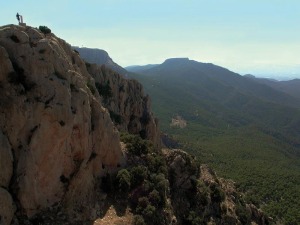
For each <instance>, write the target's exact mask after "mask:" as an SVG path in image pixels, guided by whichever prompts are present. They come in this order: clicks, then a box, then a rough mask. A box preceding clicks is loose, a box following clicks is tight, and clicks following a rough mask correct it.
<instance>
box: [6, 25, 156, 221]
mask: <svg viewBox="0 0 300 225" xmlns="http://www.w3.org/2000/svg"><path fill="white" fill-rule="evenodd" d="M90 67H91V68H88V69H87V67H86V63H85V62H84V61H83V60H82V59H81V58H80V56H79V54H78V53H77V52H75V51H74V50H72V48H71V46H70V45H69V44H68V43H66V42H65V41H64V40H62V39H59V38H58V37H56V36H55V35H53V34H46V35H45V34H43V33H42V32H41V31H39V30H37V29H34V28H32V27H21V26H14V25H8V26H3V27H0V156H1V158H0V162H1V164H0V186H1V187H0V215H1V219H0V221H1V222H2V223H3V224H10V223H11V221H16V220H17V218H19V219H20V218H33V217H34V216H35V215H38V214H39V213H42V212H44V211H47V210H49V209H54V208H59V209H60V210H61V212H62V213H64V214H66V215H67V216H68V217H69V218H72V220H73V221H87V220H91V219H92V218H93V217H95V196H96V192H97V188H98V186H99V185H100V183H99V182H98V180H99V178H101V177H102V176H103V175H106V174H107V173H110V172H112V171H115V170H117V169H118V167H120V166H122V165H124V163H125V161H124V156H123V153H122V150H121V146H120V140H119V131H118V129H117V127H118V128H120V129H122V130H124V131H130V132H133V133H141V134H143V135H144V137H145V138H146V137H148V138H150V139H152V140H154V141H155V140H156V141H157V140H158V139H157V138H156V137H158V134H156V133H155V132H157V128H156V124H155V120H154V118H153V117H152V114H151V113H150V111H149V108H150V106H149V104H150V103H149V99H148V98H147V97H146V96H144V94H143V90H142V87H141V85H140V84H138V83H137V82H136V81H130V80H125V79H123V78H122V77H121V76H120V75H117V74H115V73H114V72H111V71H108V70H106V69H104V68H103V67H98V66H96V65H92V66H90ZM108 82H109V84H108ZM95 85H97V86H95ZM107 85H109V86H107ZM105 88H106V89H105ZM106 90H108V92H109V96H103V95H104V94H103V91H104V92H105V91H106ZM99 92H100V93H101V94H102V95H100V94H99ZM112 118H113V119H112ZM116 118H120V120H118V123H116V122H115V124H117V127H116V126H115V125H114V123H113V121H114V120H116Z"/></svg>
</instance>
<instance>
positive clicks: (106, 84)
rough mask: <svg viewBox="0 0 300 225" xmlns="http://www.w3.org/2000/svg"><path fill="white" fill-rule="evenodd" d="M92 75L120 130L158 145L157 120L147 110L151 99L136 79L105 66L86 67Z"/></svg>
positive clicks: (159, 140)
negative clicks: (128, 77) (125, 77)
mask: <svg viewBox="0 0 300 225" xmlns="http://www.w3.org/2000/svg"><path fill="white" fill-rule="evenodd" d="M87 69H88V71H89V73H90V74H91V75H92V76H93V77H94V78H95V82H96V87H97V89H98V91H99V94H100V96H101V97H102V103H103V105H104V106H105V107H106V108H107V109H108V110H109V112H110V114H111V117H112V119H113V121H114V122H115V125H116V126H117V127H118V129H119V130H121V131H126V132H129V133H132V134H138V135H140V136H141V137H142V138H145V139H148V140H151V141H152V142H153V143H154V144H155V145H156V146H161V139H160V132H159V129H158V122H157V120H156V119H155V118H154V116H153V114H152V112H151V101H150V98H149V96H147V95H145V94H144V90H143V86H142V85H141V84H140V83H139V82H137V81H136V80H129V79H124V77H123V76H121V75H120V74H118V73H116V72H114V71H112V70H110V69H109V68H107V67H106V66H104V65H102V66H101V67H99V66H97V65H96V64H92V65H89V66H88V68H87Z"/></svg>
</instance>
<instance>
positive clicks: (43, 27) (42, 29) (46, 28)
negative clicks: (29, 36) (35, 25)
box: [39, 26, 51, 34]
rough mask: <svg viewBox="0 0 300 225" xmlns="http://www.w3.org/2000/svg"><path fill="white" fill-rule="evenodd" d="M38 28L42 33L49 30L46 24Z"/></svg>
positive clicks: (48, 32) (47, 32)
mask: <svg viewBox="0 0 300 225" xmlns="http://www.w3.org/2000/svg"><path fill="white" fill-rule="evenodd" d="M39 30H40V31H41V32H42V33H44V34H50V33H51V30H50V29H49V28H48V27H47V26H39Z"/></svg>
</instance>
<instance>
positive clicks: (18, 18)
mask: <svg viewBox="0 0 300 225" xmlns="http://www.w3.org/2000/svg"><path fill="white" fill-rule="evenodd" d="M16 17H17V20H18V21H19V23H20V15H19V13H17V15H16Z"/></svg>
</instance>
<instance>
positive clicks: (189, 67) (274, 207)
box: [127, 58, 300, 224]
mask: <svg viewBox="0 0 300 225" xmlns="http://www.w3.org/2000/svg"><path fill="white" fill-rule="evenodd" d="M127 70H128V71H132V73H131V74H130V75H129V77H131V78H134V79H137V80H138V81H140V82H141V83H142V84H143V86H144V88H145V91H146V92H147V93H148V94H149V95H150V97H151V98H152V102H153V110H154V112H155V114H156V116H157V117H158V119H159V121H160V126H161V128H162V130H163V131H164V132H166V133H168V134H169V135H171V136H172V137H173V138H174V139H176V140H178V141H179V143H180V144H181V145H182V146H184V148H185V149H188V150H189V151H190V152H192V153H193V154H195V155H197V156H198V158H199V159H200V161H201V162H204V163H208V164H210V165H211V166H213V167H214V169H216V170H217V172H218V173H219V174H221V175H222V176H226V177H227V178H231V179H234V180H235V181H237V182H238V183H239V184H240V187H241V188H242V189H244V190H246V191H247V192H248V193H249V195H247V197H249V198H251V199H252V201H253V202H254V203H256V204H261V203H264V204H262V205H265V206H264V207H265V210H266V211H267V212H268V213H269V214H270V215H271V216H274V217H276V216H278V215H281V216H280V217H282V218H283V220H284V221H285V219H287V221H288V220H289V218H293V221H296V220H297V219H295V218H298V217H299V216H300V214H299V213H298V212H295V211H294V209H295V208H299V205H298V203H296V202H299V201H300V194H299V192H297V191H296V190H297V189H298V188H299V186H300V180H299V178H300V110H299V107H300V98H299V95H298V94H299V90H300V88H298V87H299V86H298V85H299V80H292V81H286V82H279V81H274V80H267V79H258V78H255V77H252V76H250V77H249V76H241V75H239V74H237V73H234V72H231V71H229V70H228V69H225V68H222V67H219V66H217V65H213V64H210V63H200V62H196V61H194V60H189V59H188V58H174V59H167V60H166V61H165V62H164V63H162V64H159V65H151V66H150V67H149V66H138V67H137V66H135V67H127ZM175 120H176V121H178V120H180V121H179V122H182V123H184V124H185V125H186V126H178V127H176V126H174V123H173V122H174V121H175ZM295 199H297V200H296V201H294V200H295ZM293 202H294V203H295V204H294V203H293ZM299 218H300V217H299ZM284 224H297V223H294V222H292V223H288V222H284Z"/></svg>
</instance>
